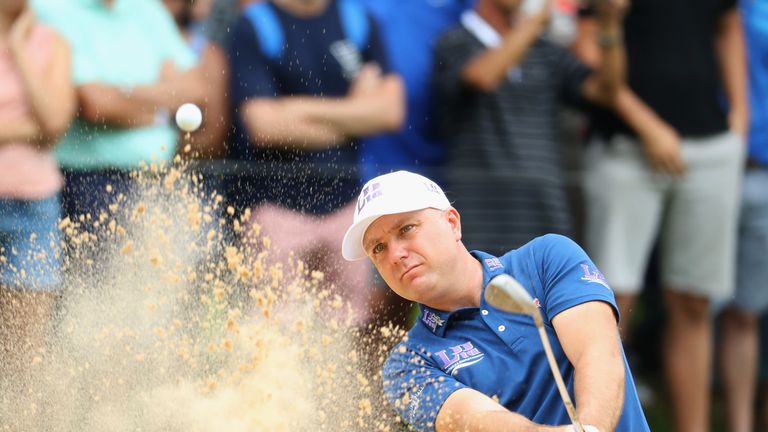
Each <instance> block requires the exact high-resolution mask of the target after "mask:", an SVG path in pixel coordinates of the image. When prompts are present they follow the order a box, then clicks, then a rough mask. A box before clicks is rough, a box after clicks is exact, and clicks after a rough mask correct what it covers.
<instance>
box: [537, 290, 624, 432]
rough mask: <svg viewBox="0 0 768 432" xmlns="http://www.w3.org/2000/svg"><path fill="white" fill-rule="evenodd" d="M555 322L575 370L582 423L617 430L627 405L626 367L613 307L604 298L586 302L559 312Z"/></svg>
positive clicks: (577, 401)
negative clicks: (625, 403) (625, 393)
mask: <svg viewBox="0 0 768 432" xmlns="http://www.w3.org/2000/svg"><path fill="white" fill-rule="evenodd" d="M552 325H553V327H554V328H555V332H556V333H557V338H558V340H559V341H560V345H561V346H562V347H563V350H564V352H565V355H566V356H568V359H569V360H570V362H571V364H573V366H574V369H575V377H574V393H575V399H576V400H575V401H574V402H575V404H576V410H577V411H578V413H579V418H580V420H581V422H582V424H590V425H594V426H596V427H597V428H598V429H599V430H601V431H612V430H614V429H615V428H616V424H617V423H618V421H619V417H620V416H621V412H622V407H623V405H624V385H625V370H624V360H623V356H622V352H621V345H620V344H621V343H620V339H619V331H618V327H617V325H616V317H615V315H614V313H613V309H611V306H609V305H608V303H604V302H602V301H591V302H587V303H582V304H580V305H578V306H574V307H572V308H569V309H566V310H565V311H563V312H560V313H559V314H557V315H556V316H555V317H554V318H553V319H552Z"/></svg>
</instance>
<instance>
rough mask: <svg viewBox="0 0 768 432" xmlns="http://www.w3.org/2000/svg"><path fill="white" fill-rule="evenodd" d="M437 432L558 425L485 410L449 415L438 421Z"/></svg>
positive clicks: (527, 430)
mask: <svg viewBox="0 0 768 432" xmlns="http://www.w3.org/2000/svg"><path fill="white" fill-rule="evenodd" d="M435 430H436V431H437V432H480V431H482V432H505V431H518V432H549V431H555V430H557V428H556V427H550V426H543V425H539V424H536V423H534V422H532V421H530V420H528V419H527V418H525V417H523V416H521V415H520V414H517V413H513V412H510V411H483V412H478V413H472V414H467V415H455V416H451V415H447V416H445V417H444V418H443V419H442V421H439V422H438V423H437V427H436V428H435Z"/></svg>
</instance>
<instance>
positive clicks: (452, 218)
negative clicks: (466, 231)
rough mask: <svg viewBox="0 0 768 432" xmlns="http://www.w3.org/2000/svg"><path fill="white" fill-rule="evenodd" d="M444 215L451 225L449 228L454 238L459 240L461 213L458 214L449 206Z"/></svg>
mask: <svg viewBox="0 0 768 432" xmlns="http://www.w3.org/2000/svg"><path fill="white" fill-rule="evenodd" d="M445 217H446V218H447V220H448V223H449V224H450V225H451V230H452V231H453V234H454V237H455V238H456V240H461V215H459V211H458V210H456V209H455V208H453V207H449V208H448V209H447V210H446V211H445Z"/></svg>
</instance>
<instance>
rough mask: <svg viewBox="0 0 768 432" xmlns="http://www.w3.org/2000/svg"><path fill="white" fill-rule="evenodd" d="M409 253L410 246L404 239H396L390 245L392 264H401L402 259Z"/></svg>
mask: <svg viewBox="0 0 768 432" xmlns="http://www.w3.org/2000/svg"><path fill="white" fill-rule="evenodd" d="M408 253H409V252H408V247H407V244H406V242H404V241H394V242H392V244H391V245H390V249H389V254H390V260H391V261H392V264H395V265H398V264H400V262H401V261H403V260H404V259H406V258H408Z"/></svg>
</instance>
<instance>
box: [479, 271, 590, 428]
mask: <svg viewBox="0 0 768 432" xmlns="http://www.w3.org/2000/svg"><path fill="white" fill-rule="evenodd" d="M485 301H486V302H488V304H490V305H491V306H493V307H495V308H497V309H501V310H503V311H505V312H509V313H516V314H524V315H528V316H530V317H531V318H533V322H534V323H535V324H536V328H537V329H538V330H539V337H540V338H541V344H542V345H544V352H545V353H546V355H547V361H548V362H549V367H550V369H552V376H554V377H555V382H556V383H557V389H558V390H559V391H560V397H561V398H562V399H563V404H564V405H565V410H566V411H567V412H568V417H570V418H571V423H573V427H574V428H575V429H576V432H584V428H583V427H582V425H581V423H580V422H579V417H578V415H577V414H576V408H575V407H574V406H573V402H571V397H570V396H569V395H568V389H566V387H565V383H564V382H563V377H562V375H560V370H559V369H558V368H557V363H555V356H554V354H553V353H552V346H551V345H550V344H549V337H548V336H547V332H546V331H545V330H544V320H543V318H542V317H541V312H540V311H539V308H538V307H537V306H536V304H534V303H533V299H532V298H531V295H530V294H528V291H526V290H525V288H523V286H522V285H520V282H518V281H517V280H516V279H515V278H513V277H512V276H510V275H508V274H506V273H502V274H500V275H498V276H496V277H494V278H493V279H491V281H490V282H489V283H488V286H487V287H486V288H485Z"/></svg>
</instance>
